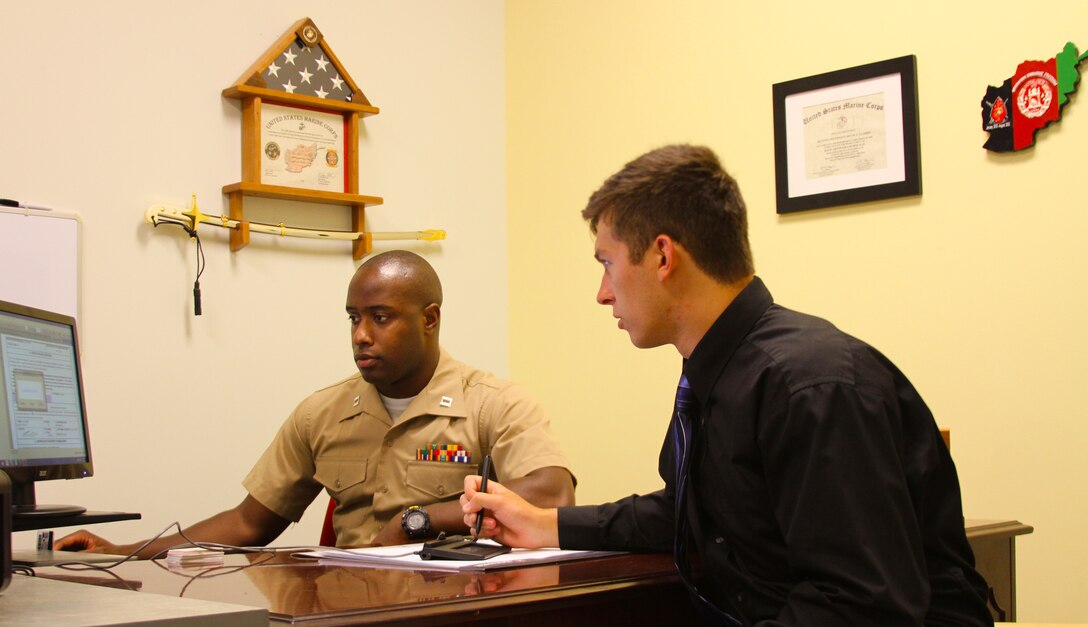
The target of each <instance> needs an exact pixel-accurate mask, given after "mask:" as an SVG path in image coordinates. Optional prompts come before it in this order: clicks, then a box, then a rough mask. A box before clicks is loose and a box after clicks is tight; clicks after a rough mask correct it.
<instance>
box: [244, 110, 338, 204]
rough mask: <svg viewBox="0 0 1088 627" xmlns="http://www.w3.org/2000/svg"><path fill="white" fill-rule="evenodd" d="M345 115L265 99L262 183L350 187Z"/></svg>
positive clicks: (329, 189) (332, 189) (335, 188)
mask: <svg viewBox="0 0 1088 627" xmlns="http://www.w3.org/2000/svg"><path fill="white" fill-rule="evenodd" d="M346 138H347V123H346V122H345V121H344V116H343V115H342V114H340V113H337V112H328V111H321V110H318V109H314V108H311V107H300V106H297V105H285V104H276V103H271V102H262V103H261V141H260V146H261V181H260V182H261V184H262V185H281V186H284V187H297V188H302V189H313V190H318V191H327V192H346V191H348V190H347V171H346V169H345V168H344V164H345V163H347V162H349V158H348V157H349V155H348V151H349V150H351V148H352V146H349V145H348V143H347V141H346Z"/></svg>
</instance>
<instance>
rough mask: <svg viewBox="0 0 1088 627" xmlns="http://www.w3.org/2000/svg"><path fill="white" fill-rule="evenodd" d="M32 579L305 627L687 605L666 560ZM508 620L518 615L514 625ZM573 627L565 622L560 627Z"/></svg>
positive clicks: (280, 558) (238, 564) (289, 563)
mask: <svg viewBox="0 0 1088 627" xmlns="http://www.w3.org/2000/svg"><path fill="white" fill-rule="evenodd" d="M38 575H39V576H42V577H48V578H52V579H61V580H67V581H73V582H77V583H86V584H92V585H99V586H112V587H129V588H130V589H136V590H139V591H140V592H150V593H155V594H165V595H170V596H181V597H186V598H194V599H201V600H205V601H220V602H224V603H234V604H240V605H248V606H251V607H261V608H265V609H267V610H268V611H269V614H270V616H271V618H272V619H273V620H286V621H292V622H293V621H297V620H306V621H307V623H308V624H321V623H323V622H327V623H338V624H341V623H344V622H352V623H366V622H386V621H388V622H390V623H391V624H392V623H396V622H400V621H403V622H404V623H405V624H409V623H410V622H411V621H412V620H413V619H419V618H421V617H426V618H427V620H428V621H429V623H428V624H442V623H452V622H460V621H463V620H473V621H481V620H482V621H483V622H484V623H487V624H493V625H507V624H510V625H518V626H519V627H525V626H526V625H535V624H555V623H554V622H552V621H554V620H556V615H555V614H554V612H559V611H563V612H569V611H572V610H576V613H577V616H576V618H587V617H589V616H590V615H595V614H598V613H603V612H607V614H606V616H612V617H615V615H616V612H621V611H625V610H632V611H633V610H634V606H635V605H636V604H637V603H638V602H640V601H643V602H644V601H646V600H648V599H654V598H658V599H660V597H655V595H658V594H660V593H662V592H665V593H668V592H670V591H676V594H677V595H678V596H677V597H676V598H677V599H678V600H679V601H680V602H685V599H686V595H685V594H684V593H683V591H682V587H681V586H680V585H679V584H678V583H677V578H676V575H675V572H674V570H673V565H672V560H671V557H670V556H668V555H617V556H612V557H606V558H597V559H590V560H582V561H572V562H562V563H559V564H543V565H536V566H530V567H520V568H509V569H503V570H495V571H490V572H449V571H424V570H400V569H387V568H371V567H363V566H349V565H343V564H335V563H333V564H328V563H326V564H323V563H320V562H318V561H316V560H310V559H298V558H294V557H292V556H291V555H290V554H288V553H286V552H280V553H275V554H273V553H259V554H238V555H228V556H226V558H225V561H224V564H223V565H222V566H217V567H211V568H199V569H194V568H186V569H168V568H167V567H166V566H165V565H163V564H161V563H153V562H147V561H139V562H128V563H125V564H122V565H121V566H119V567H117V568H115V569H114V570H113V574H109V573H102V572H94V571H78V572H73V571H66V570H61V569H58V568H42V569H38ZM121 581H126V582H129V583H130V585H128V586H124V584H122V583H120V582H121ZM675 607H676V606H675V605H673V608H675ZM598 608H599V612H598ZM549 612H551V614H549ZM515 614H520V617H519V618H518V619H517V620H516V621H515V620H514V618H513V617H514V615H515ZM489 617H490V618H489ZM545 618H547V620H545ZM311 621H317V622H311ZM534 621H537V622H534ZM539 621H545V622H539ZM578 622H579V621H578V620H574V622H570V620H566V624H578ZM598 624H599V623H598Z"/></svg>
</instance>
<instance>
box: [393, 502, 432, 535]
mask: <svg viewBox="0 0 1088 627" xmlns="http://www.w3.org/2000/svg"><path fill="white" fill-rule="evenodd" d="M400 526H401V527H402V528H403V529H404V532H405V533H406V534H408V537H409V538H411V539H413V540H416V539H418V538H422V537H424V536H426V535H427V534H428V533H430V531H431V518H430V516H428V515H427V512H426V510H424V509H423V508H421V507H419V506H418V505H413V506H412V507H409V508H408V509H407V510H406V511H405V512H404V516H403V517H402V518H401V520H400Z"/></svg>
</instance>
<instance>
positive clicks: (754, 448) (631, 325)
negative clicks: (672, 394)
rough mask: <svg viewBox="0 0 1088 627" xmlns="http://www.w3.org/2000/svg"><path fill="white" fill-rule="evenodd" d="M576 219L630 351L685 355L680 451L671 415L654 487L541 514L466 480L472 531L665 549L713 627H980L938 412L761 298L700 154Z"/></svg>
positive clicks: (876, 356) (734, 194)
mask: <svg viewBox="0 0 1088 627" xmlns="http://www.w3.org/2000/svg"><path fill="white" fill-rule="evenodd" d="M582 215H583V217H584V218H585V219H586V220H588V221H589V225H590V228H591V229H592V230H593V232H594V233H595V234H596V245H595V256H596V258H597V260H598V261H599V262H600V263H601V265H602V266H603V269H604V276H603V278H602V280H601V287H600V290H599V291H598V293H597V302H599V303H601V304H602V305H608V306H610V307H611V308H612V314H613V315H614V316H615V317H616V318H618V319H619V327H620V328H621V329H624V330H626V331H627V332H628V333H629V334H630V336H631V342H632V343H633V344H634V345H635V346H637V347H639V348H650V347H655V346H661V345H664V344H672V345H673V346H675V347H676V349H677V350H678V351H679V352H680V354H681V356H683V358H684V361H683V368H682V374H683V377H684V381H683V382H682V384H681V385H682V386H683V387H684V388H685V389H687V386H690V391H691V393H694V399H693V401H692V402H694V403H695V405H694V406H691V407H693V409H690V410H689V413H691V414H694V415H693V417H692V418H693V425H692V426H691V428H690V429H689V430H688V433H690V434H692V435H691V436H690V442H689V441H688V440H686V439H685V438H684V437H681V436H680V435H677V434H678V433H681V432H680V431H677V430H676V428H677V425H678V424H680V423H678V422H677V421H678V419H677V417H676V416H675V415H674V419H673V424H672V425H670V430H669V433H668V435H667V437H666V439H665V443H664V446H663V448H662V454H661V457H660V462H659V470H660V474H661V477H662V479H664V480H665V488H664V489H662V490H660V491H658V492H654V493H652V494H646V495H641V496H638V495H636V496H631V497H628V498H626V499H622V500H620V501H616V502H614V503H609V504H605V505H596V506H578V507H563V508H559V509H540V508H536V507H533V506H531V505H529V504H527V503H525V502H524V501H523V500H521V499H520V498H519V497H517V495H515V494H513V493H512V492H509V491H507V490H505V489H504V488H503V487H502V486H501V485H499V484H496V483H494V482H492V483H490V484H489V485H488V492H489V493H488V494H482V493H479V492H478V491H477V490H478V488H479V478H478V477H469V478H467V479H466V491H465V495H464V496H463V497H462V500H461V502H462V504H463V506H464V510H465V521H466V523H468V524H469V526H470V527H471V526H472V525H473V524H474V522H475V518H476V516H477V514H476V512H478V511H479V510H480V509H481V508H484V509H486V510H487V511H486V512H485V513H484V520H483V531H482V532H481V535H483V536H490V537H494V538H496V539H497V540H499V541H500V542H503V543H505V544H510V545H513V546H525V547H541V546H561V547H563V548H571V549H577V548H601V549H626V550H649V551H674V555H675V556H676V558H677V564H678V569H679V570H680V574H681V576H682V577H683V578H684V579H685V580H686V581H687V582H688V583H689V588H690V591H691V592H692V599H693V602H694V603H695V604H696V605H697V606H698V607H699V608H700V610H702V611H703V613H704V615H706V616H707V617H709V618H710V619H711V620H712V621H714V622H719V623H722V624H760V625H772V624H773V625H802V624H803V625H821V626H822V625H882V626H888V625H921V624H926V625H990V624H992V623H993V620H992V618H991V617H990V613H989V611H988V610H987V608H986V604H985V596H984V595H985V590H986V584H985V582H984V581H983V579H982V577H981V576H979V574H978V573H977V572H976V571H975V568H974V557H973V556H972V554H971V548H970V546H969V545H968V543H967V537H966V534H965V532H964V527H963V513H962V505H961V500H960V490H959V481H958V479H957V476H956V469H955V466H954V465H953V463H952V459H951V457H950V456H949V453H948V450H947V448H946V446H945V445H944V442H943V441H942V439H941V436H940V433H939V431H938V429H937V426H936V423H935V422H934V420H933V415H932V414H931V413H930V411H929V409H928V408H927V407H926V405H925V403H924V402H923V401H922V399H921V397H920V396H919V395H918V393H917V392H916V391H915V390H914V388H913V387H912V386H911V384H910V382H909V381H908V380H907V379H906V377H904V376H903V374H902V373H901V372H899V370H898V369H897V368H896V367H895V366H894V365H893V364H892V363H891V362H890V361H888V359H887V358H885V357H884V356H883V355H881V354H880V353H879V352H877V351H876V350H875V349H873V348H872V347H870V346H868V345H866V344H865V343H863V342H861V341H859V340H857V339H855V338H853V337H850V336H849V335H846V334H845V333H843V332H841V331H839V330H838V329H836V328H835V327H834V326H832V325H831V324H830V323H828V322H826V321H824V320H821V319H819V318H815V317H812V316H808V315H805V314H801V313H797V312H794V311H790V310H788V309H785V308H783V307H781V306H779V305H777V304H775V303H774V302H773V300H772V298H771V294H770V292H769V291H768V289H767V287H766V286H765V285H764V284H763V282H762V281H761V280H760V279H759V278H758V277H756V276H755V273H754V268H753V264H752V256H751V253H750V250H749V246H748V227H747V216H746V209H745V206H744V201H743V200H742V198H741V195H740V191H739V189H738V188H737V185H736V182H735V181H734V180H733V178H732V177H731V176H729V174H727V173H726V172H725V171H724V170H723V169H722V167H721V165H720V163H719V162H718V159H717V157H716V156H715V155H714V153H713V152H711V151H710V150H709V149H707V148H701V147H693V146H667V147H664V148H661V149H658V150H654V151H652V152H650V153H647V154H645V155H643V156H641V157H639V158H638V159H636V160H634V161H632V162H631V163H628V164H627V165H626V166H625V167H624V168H623V169H622V170H621V171H619V172H617V173H616V174H615V175H613V176H612V177H611V178H609V179H608V180H607V181H606V182H605V183H604V185H602V186H601V188H600V189H599V190H597V191H596V192H595V193H594V194H593V196H592V197H591V198H590V200H589V204H588V206H587V207H586V209H585V210H584V211H583V212H582ZM685 398H687V397H685ZM685 402H686V401H685ZM678 403H679V401H678ZM685 407H687V405H685ZM685 443H686V446H687V451H688V452H689V453H687V454H685V453H682V452H679V451H680V450H681V449H682V447H683V446H684V445H685ZM678 446H681V449H678V448H677V447H678ZM678 459H688V460H690V461H688V462H687V464H686V465H685V470H684V471H681V472H680V473H679V474H678V472H677V464H678ZM681 480H682V481H684V485H685V486H686V488H685V489H682V490H681V491H679V494H678V489H677V485H678V484H679V483H680V481H681ZM678 500H679V502H680V504H681V505H680V507H677V505H676V504H677V502H678ZM678 530H679V531H678ZM692 553H695V554H697V555H698V556H699V558H700V560H701V563H702V573H703V578H702V580H700V581H698V582H693V581H692V580H691V574H690V571H689V569H688V568H687V566H686V564H687V560H688V557H689V556H690V554H692Z"/></svg>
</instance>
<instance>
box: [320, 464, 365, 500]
mask: <svg viewBox="0 0 1088 627" xmlns="http://www.w3.org/2000/svg"><path fill="white" fill-rule="evenodd" d="M366 463H367V460H365V459H330V458H328V457H319V458H317V460H316V461H315V462H314V466H315V470H314V479H317V481H318V482H319V483H321V485H323V486H325V487H326V488H328V490H329V491H330V492H332V493H336V492H340V491H342V490H346V489H348V488H350V487H352V486H356V485H359V484H360V483H362V482H364V481H366Z"/></svg>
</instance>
